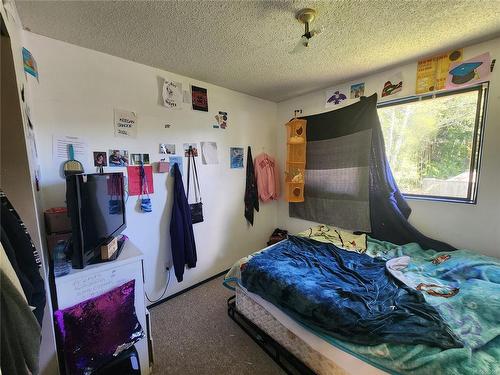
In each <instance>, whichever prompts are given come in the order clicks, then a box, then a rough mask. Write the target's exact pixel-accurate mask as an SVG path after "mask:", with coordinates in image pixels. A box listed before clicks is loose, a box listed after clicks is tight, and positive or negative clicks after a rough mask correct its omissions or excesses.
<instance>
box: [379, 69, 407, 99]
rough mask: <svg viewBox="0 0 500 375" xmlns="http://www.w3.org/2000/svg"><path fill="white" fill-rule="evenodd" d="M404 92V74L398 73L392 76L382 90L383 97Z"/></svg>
mask: <svg viewBox="0 0 500 375" xmlns="http://www.w3.org/2000/svg"><path fill="white" fill-rule="evenodd" d="M401 90H403V74H402V73H396V74H394V75H392V76H391V77H390V78H389V79H388V80H387V81H386V82H385V83H384V87H383V88H382V92H381V95H380V96H381V97H382V98H384V97H386V96H391V95H395V94H397V93H399V92H401Z"/></svg>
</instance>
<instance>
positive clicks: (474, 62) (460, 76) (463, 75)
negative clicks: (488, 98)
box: [446, 52, 491, 89]
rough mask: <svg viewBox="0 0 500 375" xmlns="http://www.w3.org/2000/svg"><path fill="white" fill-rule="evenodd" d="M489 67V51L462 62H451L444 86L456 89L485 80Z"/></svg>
mask: <svg viewBox="0 0 500 375" xmlns="http://www.w3.org/2000/svg"><path fill="white" fill-rule="evenodd" d="M490 68H491V56H490V53H489V52H486V53H483V54H481V55H479V56H476V57H473V58H472V59H469V60H466V61H463V62H458V63H453V64H451V65H450V71H449V72H448V76H447V78H446V88H447V89H456V88H460V87H465V86H470V85H475V84H477V83H480V82H484V81H487V80H488V79H489V77H490V73H491V69H490Z"/></svg>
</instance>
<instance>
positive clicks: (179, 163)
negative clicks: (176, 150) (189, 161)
mask: <svg viewBox="0 0 500 375" xmlns="http://www.w3.org/2000/svg"><path fill="white" fill-rule="evenodd" d="M168 162H169V163H170V175H171V176H173V175H174V165H175V164H177V166H178V167H179V172H181V175H182V174H183V172H182V156H176V155H174V156H169V158H168Z"/></svg>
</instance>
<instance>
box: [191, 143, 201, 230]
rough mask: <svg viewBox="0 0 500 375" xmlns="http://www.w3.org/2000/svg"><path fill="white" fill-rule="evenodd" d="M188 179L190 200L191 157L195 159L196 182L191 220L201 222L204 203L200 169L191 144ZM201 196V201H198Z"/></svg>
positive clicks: (194, 172)
mask: <svg viewBox="0 0 500 375" xmlns="http://www.w3.org/2000/svg"><path fill="white" fill-rule="evenodd" d="M188 154H189V156H188V176H187V177H188V180H187V199H188V201H189V185H190V184H189V179H190V177H191V159H192V160H193V180H194V181H193V184H194V197H195V203H190V204H189V209H190V210H191V222H192V223H193V224H196V223H201V222H202V221H203V203H201V191H200V183H199V181H198V171H197V169H196V159H195V158H194V152H193V148H192V147H191V146H189V150H188ZM198 197H199V201H198Z"/></svg>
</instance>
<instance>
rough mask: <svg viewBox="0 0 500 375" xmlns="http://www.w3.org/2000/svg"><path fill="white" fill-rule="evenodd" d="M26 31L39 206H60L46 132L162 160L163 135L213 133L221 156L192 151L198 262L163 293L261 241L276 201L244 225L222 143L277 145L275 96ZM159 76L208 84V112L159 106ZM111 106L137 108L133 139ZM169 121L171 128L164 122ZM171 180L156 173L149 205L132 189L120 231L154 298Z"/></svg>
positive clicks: (165, 252)
mask: <svg viewBox="0 0 500 375" xmlns="http://www.w3.org/2000/svg"><path fill="white" fill-rule="evenodd" d="M26 39H27V44H28V47H29V49H30V50H31V52H32V53H33V55H34V57H35V58H36V61H37V63H38V69H39V72H40V82H39V83H37V82H36V81H33V80H32V81H31V86H30V89H31V93H32V102H33V104H32V108H31V112H32V118H33V122H34V127H35V133H36V137H37V141H38V148H39V154H40V165H41V180H42V183H41V189H42V196H43V206H44V208H49V207H54V206H61V205H64V194H65V183H64V180H63V179H62V178H61V176H60V175H59V167H60V165H59V164H57V163H56V162H54V160H53V158H52V135H53V134H64V135H72V136H81V137H86V138H87V140H88V143H89V146H90V147H89V148H90V150H89V151H101V150H106V151H107V150H109V149H114V148H120V149H127V150H129V152H131V153H139V152H140V153H149V154H150V157H151V159H152V161H158V160H159V159H160V154H159V153H158V147H159V143H160V142H161V143H175V144H176V148H177V154H180V153H181V148H182V143H183V142H197V143H198V145H199V142H200V141H215V142H217V146H218V150H219V164H218V165H202V163H201V157H199V158H198V159H197V162H198V172H199V177H200V182H201V189H202V196H203V203H204V206H203V210H204V215H205V222H203V223H200V224H196V225H194V231H195V237H196V244H197V252H198V264H197V267H196V268H194V269H191V270H186V271H185V273H184V281H183V282H182V283H180V284H178V283H177V280H176V279H175V276H174V274H173V272H172V274H171V279H170V286H169V288H168V293H167V294H166V295H167V296H168V295H170V294H172V293H175V292H178V291H180V290H181V289H184V288H187V287H189V286H191V285H193V284H195V283H197V282H199V281H202V280H204V279H206V278H208V277H210V276H213V275H214V274H217V273H219V272H221V271H223V270H225V269H227V268H229V267H230V266H231V265H232V263H234V262H235V261H236V260H237V259H239V258H241V257H242V256H244V255H246V254H249V253H251V252H253V251H255V250H258V249H260V248H262V247H263V246H264V245H265V243H266V241H267V239H268V237H269V235H270V234H271V232H272V230H273V229H274V228H275V227H276V221H277V216H276V214H277V208H276V206H277V203H276V202H274V203H269V204H262V205H261V211H260V212H259V213H256V216H255V226H254V227H249V226H248V225H247V223H246V220H245V218H244V217H243V212H244V204H243V197H244V190H245V169H230V168H229V147H230V146H242V147H245V157H246V147H247V146H248V145H251V146H252V151H253V155H254V156H256V155H257V154H258V153H260V152H261V151H262V150H265V151H266V152H268V153H270V154H272V153H273V152H274V150H275V146H276V127H275V123H276V111H277V104H276V103H272V102H269V101H265V100H261V99H257V98H255V97H251V96H248V95H244V94H240V93H237V92H235V91H231V90H227V89H224V88H221V87H217V86H214V85H210V84H206V83H203V82H198V81H195V80H191V79H188V78H187V77H182V76H178V75H175V74H171V73H168V72H165V71H161V70H159V69H155V68H151V67H148V66H145V65H141V64H138V63H134V62H131V61H127V60H124V59H121V58H117V57H113V56H110V55H106V54H103V53H100V52H95V51H92V50H89V49H85V48H81V47H77V46H74V45H71V44H67V43H64V42H60V41H56V40H53V39H49V38H46V37H43V36H39V35H36V34H33V33H29V32H26ZM207 69H210V67H209V66H207ZM162 78H168V79H172V80H176V81H179V82H182V84H183V88H184V89H189V85H190V84H194V85H198V86H201V87H205V88H207V89H208V102H209V112H208V113H205V112H200V111H193V110H192V109H191V108H190V105H188V104H185V105H184V108H183V109H182V110H179V111H175V110H169V109H167V108H165V107H163V106H161V105H160V101H159V99H160V97H159V92H160V91H159V90H160V88H161V84H162ZM113 108H120V109H126V110H131V111H135V112H137V114H138V136H137V138H136V139H123V138H116V137H114V130H113ZM219 110H222V111H227V112H228V113H229V126H228V128H227V129H226V130H222V129H214V128H213V127H212V125H213V124H214V123H215V119H214V115H215V114H216V113H217V111H219ZM166 123H170V124H172V127H171V128H170V129H165V128H164V124H166ZM181 154H182V153H181ZM80 161H81V162H82V163H83V164H84V167H85V170H86V172H90V173H94V172H95V168H94V167H93V165H92V158H91V155H90V152H89V154H88V156H87V157H86V159H85V160H80ZM184 161H187V159H186V158H185V159H184ZM186 166H187V164H184V170H186ZM106 171H124V172H126V169H125V168H123V169H122V168H106ZM184 180H185V179H184ZM184 183H186V182H185V181H184ZM170 187H171V179H169V182H168V183H167V174H157V173H155V174H154V190H155V192H154V194H152V195H151V198H152V205H153V212H152V213H140V212H137V211H136V209H135V206H136V201H137V197H130V198H129V199H128V203H127V229H126V231H125V234H127V235H128V236H129V237H130V239H131V241H133V242H134V243H135V244H136V245H137V246H138V247H139V248H140V249H141V250H142V252H143V253H144V254H145V270H144V271H145V275H146V285H145V289H146V291H147V293H148V295H149V297H150V298H151V299H156V298H158V297H159V296H160V294H161V292H162V290H163V288H164V285H165V281H166V276H167V273H166V272H165V267H166V265H169V266H171V265H172V264H171V261H170V258H171V250H170V235H169V225H170V212H171V211H170V204H171V197H170V194H169V192H170V189H169V188H170Z"/></svg>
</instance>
